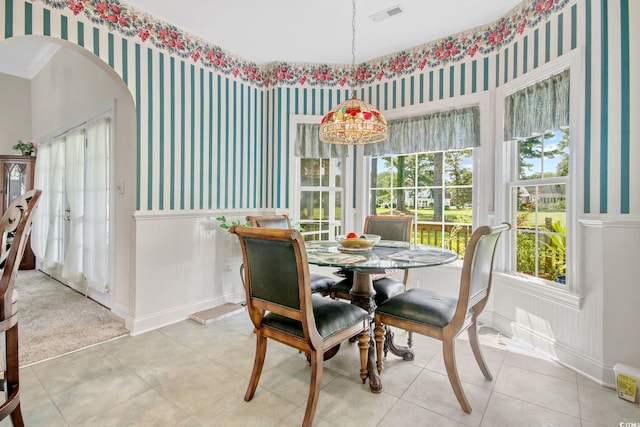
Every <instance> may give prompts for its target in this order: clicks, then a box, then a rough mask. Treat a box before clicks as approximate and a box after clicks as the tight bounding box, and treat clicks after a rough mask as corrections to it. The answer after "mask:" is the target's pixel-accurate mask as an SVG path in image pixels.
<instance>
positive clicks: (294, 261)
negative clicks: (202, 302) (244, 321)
mask: <svg viewBox="0 0 640 427" xmlns="http://www.w3.org/2000/svg"><path fill="white" fill-rule="evenodd" d="M230 231H231V232H232V233H234V234H235V235H237V236H238V239H239V240H240V247H241V248H242V258H243V263H244V277H245V290H246V293H247V309H248V311H249V315H250V317H251V320H252V322H253V324H254V326H255V327H256V328H258V327H260V325H261V321H262V317H263V316H264V310H267V311H270V312H273V313H276V314H279V315H281V316H285V317H288V318H291V319H294V320H297V321H300V322H302V325H303V330H304V333H305V337H306V338H307V339H308V340H310V341H312V342H314V343H316V345H317V342H316V341H315V340H317V339H320V340H321V338H320V335H319V334H318V331H317V329H316V324H315V319H314V317H313V309H312V306H311V286H310V284H309V280H310V275H309V264H308V261H307V253H306V250H305V247H304V240H303V238H302V234H300V232H299V231H298V230H295V229H287V230H280V229H275V228H264V227H241V226H233V227H231V230H230Z"/></svg>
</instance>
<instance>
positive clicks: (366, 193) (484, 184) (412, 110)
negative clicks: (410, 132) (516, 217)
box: [356, 93, 502, 229]
mask: <svg viewBox="0 0 640 427" xmlns="http://www.w3.org/2000/svg"><path fill="white" fill-rule="evenodd" d="M472 105H477V106H478V107H479V108H480V120H481V122H480V146H479V147H473V187H472V189H471V194H472V198H473V207H472V218H473V221H472V222H473V228H474V229H475V228H476V227H478V226H479V225H480V224H483V225H484V224H494V223H495V222H496V221H495V218H494V215H493V206H494V203H493V197H494V191H493V185H494V176H493V170H492V168H490V167H487V166H486V165H489V164H491V163H493V161H494V157H493V156H494V153H493V146H492V144H491V141H492V139H493V136H492V132H493V129H492V126H491V125H485V123H487V124H490V123H492V121H490V120H491V119H489V117H490V116H491V113H490V111H491V110H490V105H491V97H490V96H489V94H488V93H475V94H470V95H465V96H461V97H457V98H453V99H446V100H439V101H434V102H429V103H428V104H421V105H415V106H410V107H404V108H398V109H396V110H393V111H389V112H384V116H385V118H386V119H387V120H390V119H399V118H402V117H408V116H417V115H425V114H434V113H437V112H440V111H448V110H454V109H458V108H465V107H469V106H472ZM356 161H357V163H358V164H359V165H362V168H363V169H362V170H363V172H362V173H358V176H357V183H356V184H357V187H356V191H357V205H358V206H365V207H368V206H369V201H370V198H371V188H370V187H369V175H370V173H371V156H365V155H364V147H362V146H358V147H356ZM480 165H482V167H481V166H480ZM367 215H368V211H367V210H366V209H363V210H360V211H357V212H356V224H360V227H359V228H362V226H363V225H364V220H365V217H366V216H367ZM499 222H502V220H501V221H499ZM415 226H416V225H415V224H414V227H415ZM359 228H358V226H356V229H359Z"/></svg>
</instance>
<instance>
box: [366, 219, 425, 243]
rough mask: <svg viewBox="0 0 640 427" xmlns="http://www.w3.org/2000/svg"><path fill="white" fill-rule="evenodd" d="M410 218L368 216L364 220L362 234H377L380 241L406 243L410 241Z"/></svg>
mask: <svg viewBox="0 0 640 427" xmlns="http://www.w3.org/2000/svg"><path fill="white" fill-rule="evenodd" d="M412 224H413V217H411V216H400V215H395V216H387V215H370V216H368V217H366V218H365V220H364V232H365V233H366V234H377V235H378V236H380V237H381V238H382V240H397V241H400V242H408V241H410V240H411V225H412Z"/></svg>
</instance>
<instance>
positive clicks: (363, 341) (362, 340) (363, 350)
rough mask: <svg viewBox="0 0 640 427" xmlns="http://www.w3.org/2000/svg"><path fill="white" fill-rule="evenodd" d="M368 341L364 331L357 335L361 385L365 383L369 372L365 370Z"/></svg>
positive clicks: (367, 335)
mask: <svg viewBox="0 0 640 427" xmlns="http://www.w3.org/2000/svg"><path fill="white" fill-rule="evenodd" d="M369 339H370V337H369V334H368V333H367V331H366V330H365V331H362V332H360V334H359V335H358V348H359V349H360V379H361V380H362V384H364V383H365V382H366V381H367V377H368V376H369V370H368V369H367V362H368V358H367V355H368V353H369Z"/></svg>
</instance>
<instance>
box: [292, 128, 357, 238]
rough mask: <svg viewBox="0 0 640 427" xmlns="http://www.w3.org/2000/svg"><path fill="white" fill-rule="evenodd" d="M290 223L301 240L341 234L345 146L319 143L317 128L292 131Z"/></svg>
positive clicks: (346, 150)
mask: <svg viewBox="0 0 640 427" xmlns="http://www.w3.org/2000/svg"><path fill="white" fill-rule="evenodd" d="M295 132H296V143H295V155H294V157H295V162H296V164H295V165H294V171H297V172H295V173H296V179H295V183H294V187H293V188H294V194H295V197H294V199H293V200H292V206H291V209H292V210H291V217H292V218H291V219H292V222H293V223H294V225H295V226H296V227H299V229H300V230H301V231H302V234H303V236H304V238H305V240H307V241H308V240H334V239H335V236H336V235H338V234H340V232H341V230H342V219H343V209H342V206H343V200H344V191H343V185H344V184H343V179H342V177H343V174H344V163H345V162H344V160H345V158H346V155H347V152H348V149H347V147H346V146H339V145H333V144H324V143H321V142H319V139H318V132H319V125H318V124H315V123H300V124H297V127H296V131H295Z"/></svg>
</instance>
